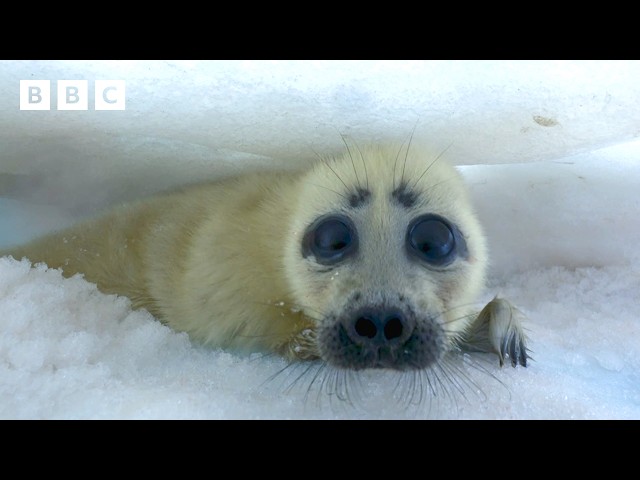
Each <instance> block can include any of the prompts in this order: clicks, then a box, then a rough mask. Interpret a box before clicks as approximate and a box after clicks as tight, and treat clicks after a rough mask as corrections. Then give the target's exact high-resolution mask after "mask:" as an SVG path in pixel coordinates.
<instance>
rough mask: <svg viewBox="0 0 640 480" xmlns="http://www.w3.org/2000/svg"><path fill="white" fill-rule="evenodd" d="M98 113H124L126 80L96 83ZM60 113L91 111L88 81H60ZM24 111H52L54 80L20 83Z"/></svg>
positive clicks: (58, 100) (58, 88)
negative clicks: (63, 111)
mask: <svg viewBox="0 0 640 480" xmlns="http://www.w3.org/2000/svg"><path fill="white" fill-rule="evenodd" d="M94 86H95V95H94V109H95V110H124V107H125V81H124V80H96V81H95V82H94ZM56 93H57V109H58V110H89V82H88V81H87V80H58V81H57V89H56ZM20 110H51V81H50V80H20Z"/></svg>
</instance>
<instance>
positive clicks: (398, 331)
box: [384, 317, 402, 340]
mask: <svg viewBox="0 0 640 480" xmlns="http://www.w3.org/2000/svg"><path fill="white" fill-rule="evenodd" d="M401 335H402V320H401V319H399V318H397V317H393V318H390V319H389V320H387V323H386V324H385V326H384V337H385V338H386V339H387V340H392V339H394V338H398V337H399V336H401Z"/></svg>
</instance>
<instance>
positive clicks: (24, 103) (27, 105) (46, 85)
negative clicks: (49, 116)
mask: <svg viewBox="0 0 640 480" xmlns="http://www.w3.org/2000/svg"><path fill="white" fill-rule="evenodd" d="M50 109H51V82H50V81H49V80H20V110H50Z"/></svg>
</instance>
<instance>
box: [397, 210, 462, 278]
mask: <svg viewBox="0 0 640 480" xmlns="http://www.w3.org/2000/svg"><path fill="white" fill-rule="evenodd" d="M456 233H459V232H457V230H456V229H455V227H453V226H452V225H451V224H450V223H449V222H447V221H446V220H445V219H444V218H442V217H440V216H438V215H423V216H421V217H418V218H416V219H415V220H414V221H413V222H411V224H410V225H409V228H408V229H407V248H408V249H409V252H410V253H413V254H414V255H416V256H417V257H418V258H420V259H421V260H422V261H424V262H427V263H429V264H431V265H436V266H444V265H447V264H449V263H451V262H452V261H453V260H454V258H455V253H456V237H457V236H459V235H456Z"/></svg>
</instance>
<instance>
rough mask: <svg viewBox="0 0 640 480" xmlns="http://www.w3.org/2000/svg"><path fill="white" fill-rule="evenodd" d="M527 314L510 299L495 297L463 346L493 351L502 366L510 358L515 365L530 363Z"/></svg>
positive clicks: (480, 316)
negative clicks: (524, 327)
mask: <svg viewBox="0 0 640 480" xmlns="http://www.w3.org/2000/svg"><path fill="white" fill-rule="evenodd" d="M523 319H524V314H523V313H522V312H521V311H520V310H518V309H517V308H516V307H514V306H513V305H512V304H511V303H510V302H509V301H507V300H505V299H503V298H498V297H497V296H496V297H495V298H494V299H493V300H491V301H490V302H489V303H487V305H486V306H485V307H484V308H483V309H482V311H481V312H480V313H479V314H478V317H477V318H476V320H475V322H473V324H472V325H471V327H470V329H469V331H468V334H467V338H466V339H465V340H464V341H463V342H462V347H463V348H465V349H467V350H470V351H480V352H492V353H495V354H497V355H498V360H499V362H500V366H501V367H502V366H503V365H504V363H505V358H506V357H509V360H510V362H511V366H512V367H517V366H518V365H522V366H523V367H526V366H527V360H528V359H529V358H531V357H530V356H529V354H528V351H529V349H528V348H527V337H526V335H525V334H524V329H523V328H522V321H523Z"/></svg>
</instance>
